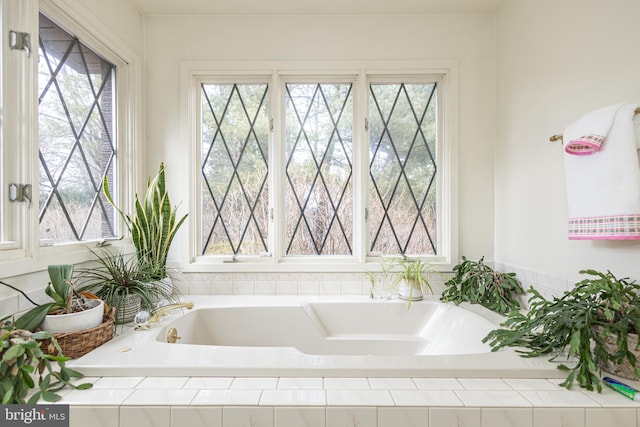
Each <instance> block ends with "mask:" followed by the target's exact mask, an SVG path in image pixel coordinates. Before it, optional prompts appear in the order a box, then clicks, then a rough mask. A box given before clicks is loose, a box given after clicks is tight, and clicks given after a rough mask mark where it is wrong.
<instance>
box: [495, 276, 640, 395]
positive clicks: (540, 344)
mask: <svg viewBox="0 0 640 427" xmlns="http://www.w3.org/2000/svg"><path fill="white" fill-rule="evenodd" d="M580 274H586V275H588V277H587V278H585V279H584V280H581V281H580V282H578V283H577V284H576V285H575V287H574V288H573V289H571V290H570V291H567V292H565V293H564V294H563V296H562V297H561V298H558V297H554V298H553V299H552V300H551V301H548V300H546V299H545V298H544V297H543V296H542V295H541V294H540V293H539V292H538V291H537V290H535V289H534V288H531V289H529V292H530V293H531V294H532V296H531V297H530V299H529V304H530V309H529V311H528V312H526V313H520V312H517V311H513V312H511V313H510V314H509V316H508V318H507V320H506V321H505V322H504V323H502V325H501V326H504V329H497V330H494V331H491V332H490V333H489V334H488V335H487V336H486V337H485V338H484V340H483V341H484V342H488V343H489V344H490V345H491V347H492V350H493V351H497V350H500V349H501V348H504V347H518V348H519V349H517V350H516V351H517V352H518V353H519V354H520V355H521V356H523V357H536V356H541V355H551V356H552V357H551V360H555V359H556V358H558V357H560V356H565V355H566V356H567V360H569V361H570V362H571V363H569V365H570V366H567V365H566V364H564V363H563V364H560V365H559V366H558V368H559V369H561V370H564V371H567V372H568V375H567V378H566V379H565V381H564V382H563V383H562V384H561V385H562V386H563V387H566V388H571V387H572V385H573V383H574V381H577V382H578V384H579V385H580V386H581V387H583V388H586V389H587V390H593V389H594V387H595V388H596V389H597V390H598V391H601V390H602V383H601V380H600V374H601V368H600V366H602V365H603V364H605V363H607V362H612V363H614V364H622V363H624V362H625V361H627V362H628V363H629V364H630V365H631V367H632V368H633V370H634V372H635V375H636V376H638V375H639V374H640V370H639V369H638V366H637V361H636V357H635V355H634V354H633V353H632V351H631V350H634V349H633V348H629V344H628V343H629V335H630V334H637V333H638V331H639V330H640V285H638V284H636V282H635V281H632V282H630V281H629V280H628V279H626V278H625V279H618V278H617V277H615V276H614V275H613V274H612V273H611V272H610V271H607V273H602V272H599V271H596V270H581V271H580ZM607 337H610V338H615V341H616V344H617V347H618V349H617V351H615V352H610V351H609V350H607V347H606V345H605V342H604V340H605V338H607Z"/></svg>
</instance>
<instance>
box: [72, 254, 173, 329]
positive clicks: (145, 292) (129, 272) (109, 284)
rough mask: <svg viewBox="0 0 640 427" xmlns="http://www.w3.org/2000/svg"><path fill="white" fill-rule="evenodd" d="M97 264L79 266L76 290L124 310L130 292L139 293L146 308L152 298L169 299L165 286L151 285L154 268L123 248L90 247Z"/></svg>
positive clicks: (149, 307)
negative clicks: (116, 250) (117, 250)
mask: <svg viewBox="0 0 640 427" xmlns="http://www.w3.org/2000/svg"><path fill="white" fill-rule="evenodd" d="M91 252H92V253H93V255H94V256H95V258H96V259H95V260H96V262H97V265H94V266H91V267H88V268H83V269H78V273H79V274H78V290H80V291H83V292H91V293H93V294H95V295H96V296H97V297H99V298H100V299H101V300H103V301H105V302H106V303H107V304H109V305H110V306H111V307H115V309H116V321H118V313H119V312H121V310H124V305H125V301H126V300H127V298H128V297H129V296H130V295H138V296H139V297H140V299H141V301H142V303H143V304H144V305H145V307H146V308H147V309H148V310H151V309H152V308H153V303H154V300H155V301H158V300H162V299H167V300H172V299H173V298H174V297H173V295H172V290H171V289H168V288H167V287H165V286H151V285H150V284H149V282H150V281H152V280H154V279H155V276H154V270H153V268H152V267H151V266H150V265H148V264H144V263H140V261H139V260H138V259H137V257H136V256H128V255H126V254H123V253H122V252H115V253H113V252H110V251H108V250H102V251H101V252H96V251H93V250H91Z"/></svg>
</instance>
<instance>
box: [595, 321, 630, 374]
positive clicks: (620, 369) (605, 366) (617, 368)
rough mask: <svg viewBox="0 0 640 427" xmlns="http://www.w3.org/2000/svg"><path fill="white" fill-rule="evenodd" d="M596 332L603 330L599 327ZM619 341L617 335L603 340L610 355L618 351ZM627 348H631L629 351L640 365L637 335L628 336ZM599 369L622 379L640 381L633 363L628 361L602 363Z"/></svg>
mask: <svg viewBox="0 0 640 427" xmlns="http://www.w3.org/2000/svg"><path fill="white" fill-rule="evenodd" d="M596 330H597V331H598V332H601V331H602V328H600V327H597V328H596ZM617 339H618V337H617V336H616V335H609V336H607V337H603V338H602V340H603V341H604V347H605V349H606V350H607V352H608V353H609V354H615V353H616V352H617V351H618V344H617V342H616V341H617ZM627 346H628V348H629V351H630V352H631V353H633V355H634V356H635V357H636V361H637V362H636V364H640V349H639V350H636V347H637V346H638V335H637V334H629V335H628V338H627ZM599 367H600V369H602V370H603V371H605V372H608V373H610V374H613V375H617V376H619V377H621V378H626V379H628V380H639V379H640V378H638V377H637V376H636V375H635V373H634V371H633V366H631V363H629V361H628V360H627V359H625V360H624V362H623V363H614V362H613V361H611V360H606V361H601V362H600V363H599Z"/></svg>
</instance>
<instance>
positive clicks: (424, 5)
mask: <svg viewBox="0 0 640 427" xmlns="http://www.w3.org/2000/svg"><path fill="white" fill-rule="evenodd" d="M129 1H130V2H131V3H132V4H133V5H134V7H136V9H138V11H139V12H140V13H141V14H143V15H394V14H399V15H405V14H410V15H414V14H449V13H455V14H457V13H490V14H491V13H495V12H496V10H497V9H498V7H499V6H500V4H502V3H503V1H505V0H129Z"/></svg>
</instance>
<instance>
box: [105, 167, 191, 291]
mask: <svg viewBox="0 0 640 427" xmlns="http://www.w3.org/2000/svg"><path fill="white" fill-rule="evenodd" d="M165 184H166V183H165V166H164V163H160V170H159V171H158V174H157V175H156V176H155V177H154V178H153V179H150V180H148V181H147V191H146V193H145V195H144V198H143V199H142V200H141V199H140V198H139V197H138V195H137V194H136V196H135V204H134V209H135V214H134V215H129V214H128V213H126V212H124V211H123V210H122V209H120V208H119V207H118V206H117V205H116V203H115V201H114V200H113V197H112V196H111V192H110V191H109V182H108V180H107V178H106V177H105V179H104V181H103V183H102V188H103V192H104V195H105V197H106V198H107V200H108V201H109V203H111V205H112V206H113V207H114V208H115V209H116V210H117V211H118V213H119V214H120V216H121V217H122V219H123V220H124V223H125V225H126V227H127V229H128V230H129V232H130V233H131V240H132V242H133V245H134V246H135V248H136V254H137V257H138V262H139V263H140V264H145V265H148V266H150V267H151V270H152V278H153V280H160V279H164V278H165V277H167V255H168V253H169V247H170V246H171V242H172V241H173V238H174V237H175V235H176V233H177V231H178V229H179V228H180V226H181V225H182V223H184V221H185V220H186V219H187V215H184V216H183V217H181V218H180V219H177V206H175V207H173V206H172V205H171V200H170V199H169V194H168V193H167V189H166V185H165Z"/></svg>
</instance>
